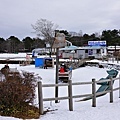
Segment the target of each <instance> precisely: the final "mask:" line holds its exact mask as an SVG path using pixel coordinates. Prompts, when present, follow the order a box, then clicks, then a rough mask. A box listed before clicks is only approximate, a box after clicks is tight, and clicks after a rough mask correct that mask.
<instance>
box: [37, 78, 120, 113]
mask: <svg viewBox="0 0 120 120" xmlns="http://www.w3.org/2000/svg"><path fill="white" fill-rule="evenodd" d="M115 80H119V87H117V88H114V89H113V81H115ZM102 82H109V87H110V90H106V91H103V92H97V93H96V84H97V83H102ZM87 84H88V85H92V93H90V94H84V95H73V94H72V86H75V85H87ZM62 86H67V87H68V96H64V97H57V98H56V97H54V98H43V91H42V90H43V89H42V87H62ZM116 90H119V98H120V76H119V77H118V78H111V79H107V80H102V81H96V80H95V79H92V81H91V82H76V83H72V80H68V83H60V84H42V82H41V81H39V82H38V99H39V112H40V114H43V113H44V111H43V102H44V101H52V100H65V99H68V102H69V110H70V111H73V98H82V97H88V96H91V99H92V107H96V97H97V96H98V95H102V94H105V93H110V103H112V102H113V91H116Z"/></svg>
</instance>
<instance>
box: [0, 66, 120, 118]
mask: <svg viewBox="0 0 120 120" xmlns="http://www.w3.org/2000/svg"><path fill="white" fill-rule="evenodd" d="M3 66H4V64H0V69H1V68H2V67H3ZM9 66H10V67H11V68H17V69H18V70H19V71H21V70H25V71H29V72H34V73H35V74H39V76H40V77H41V78H42V83H43V84H48V83H55V67H54V68H48V69H40V68H35V65H28V66H19V65H18V64H9ZM106 70H108V68H98V67H90V66H86V67H81V68H78V69H75V70H73V73H72V82H86V81H91V80H92V78H95V79H96V80H99V79H100V78H102V77H103V78H104V77H106V76H107V75H108V74H107V72H106ZM118 76H119V75H118ZM118 76H117V77H118ZM116 86H117V87H118V82H117V81H116V82H115V83H114V87H116ZM97 88H99V85H97ZM54 92H55V90H54V88H44V89H43V96H44V97H53V96H54ZM37 93H38V91H37V88H36V99H35V101H34V104H35V105H36V106H38V97H37V96H38V95H37ZM84 93H91V86H90V85H86V86H75V87H73V95H78V94H79V95H80V94H84ZM59 96H67V87H60V88H59ZM113 97H114V99H113V103H110V102H109V94H106V95H104V96H102V97H99V98H97V106H96V107H91V105H92V101H91V100H88V101H84V102H76V100H78V99H73V111H69V106H68V100H60V101H59V103H55V102H54V101H50V102H44V110H47V109H49V110H51V111H50V112H47V113H46V114H45V115H41V116H40V118H39V119H40V120H113V119H114V120H120V118H119V111H120V98H119V92H118V91H115V92H114V96H113ZM0 120H18V118H13V117H3V116H0Z"/></svg>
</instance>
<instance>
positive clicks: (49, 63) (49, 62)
mask: <svg viewBox="0 0 120 120" xmlns="http://www.w3.org/2000/svg"><path fill="white" fill-rule="evenodd" d="M45 64H46V67H54V59H53V58H48V57H45V58H35V67H40V68H43V67H44V66H45Z"/></svg>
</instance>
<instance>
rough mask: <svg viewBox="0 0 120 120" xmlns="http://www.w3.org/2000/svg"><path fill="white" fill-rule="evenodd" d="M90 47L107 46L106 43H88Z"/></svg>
mask: <svg viewBox="0 0 120 120" xmlns="http://www.w3.org/2000/svg"><path fill="white" fill-rule="evenodd" d="M88 45H89V46H106V41H88Z"/></svg>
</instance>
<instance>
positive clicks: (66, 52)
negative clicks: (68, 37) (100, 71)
mask: <svg viewBox="0 0 120 120" xmlns="http://www.w3.org/2000/svg"><path fill="white" fill-rule="evenodd" d="M60 53H61V57H62V58H73V59H74V58H75V59H84V58H97V59H101V58H102V57H103V56H106V55H107V50H106V47H103V46H86V47H76V46H69V47H65V48H61V49H60Z"/></svg>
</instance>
